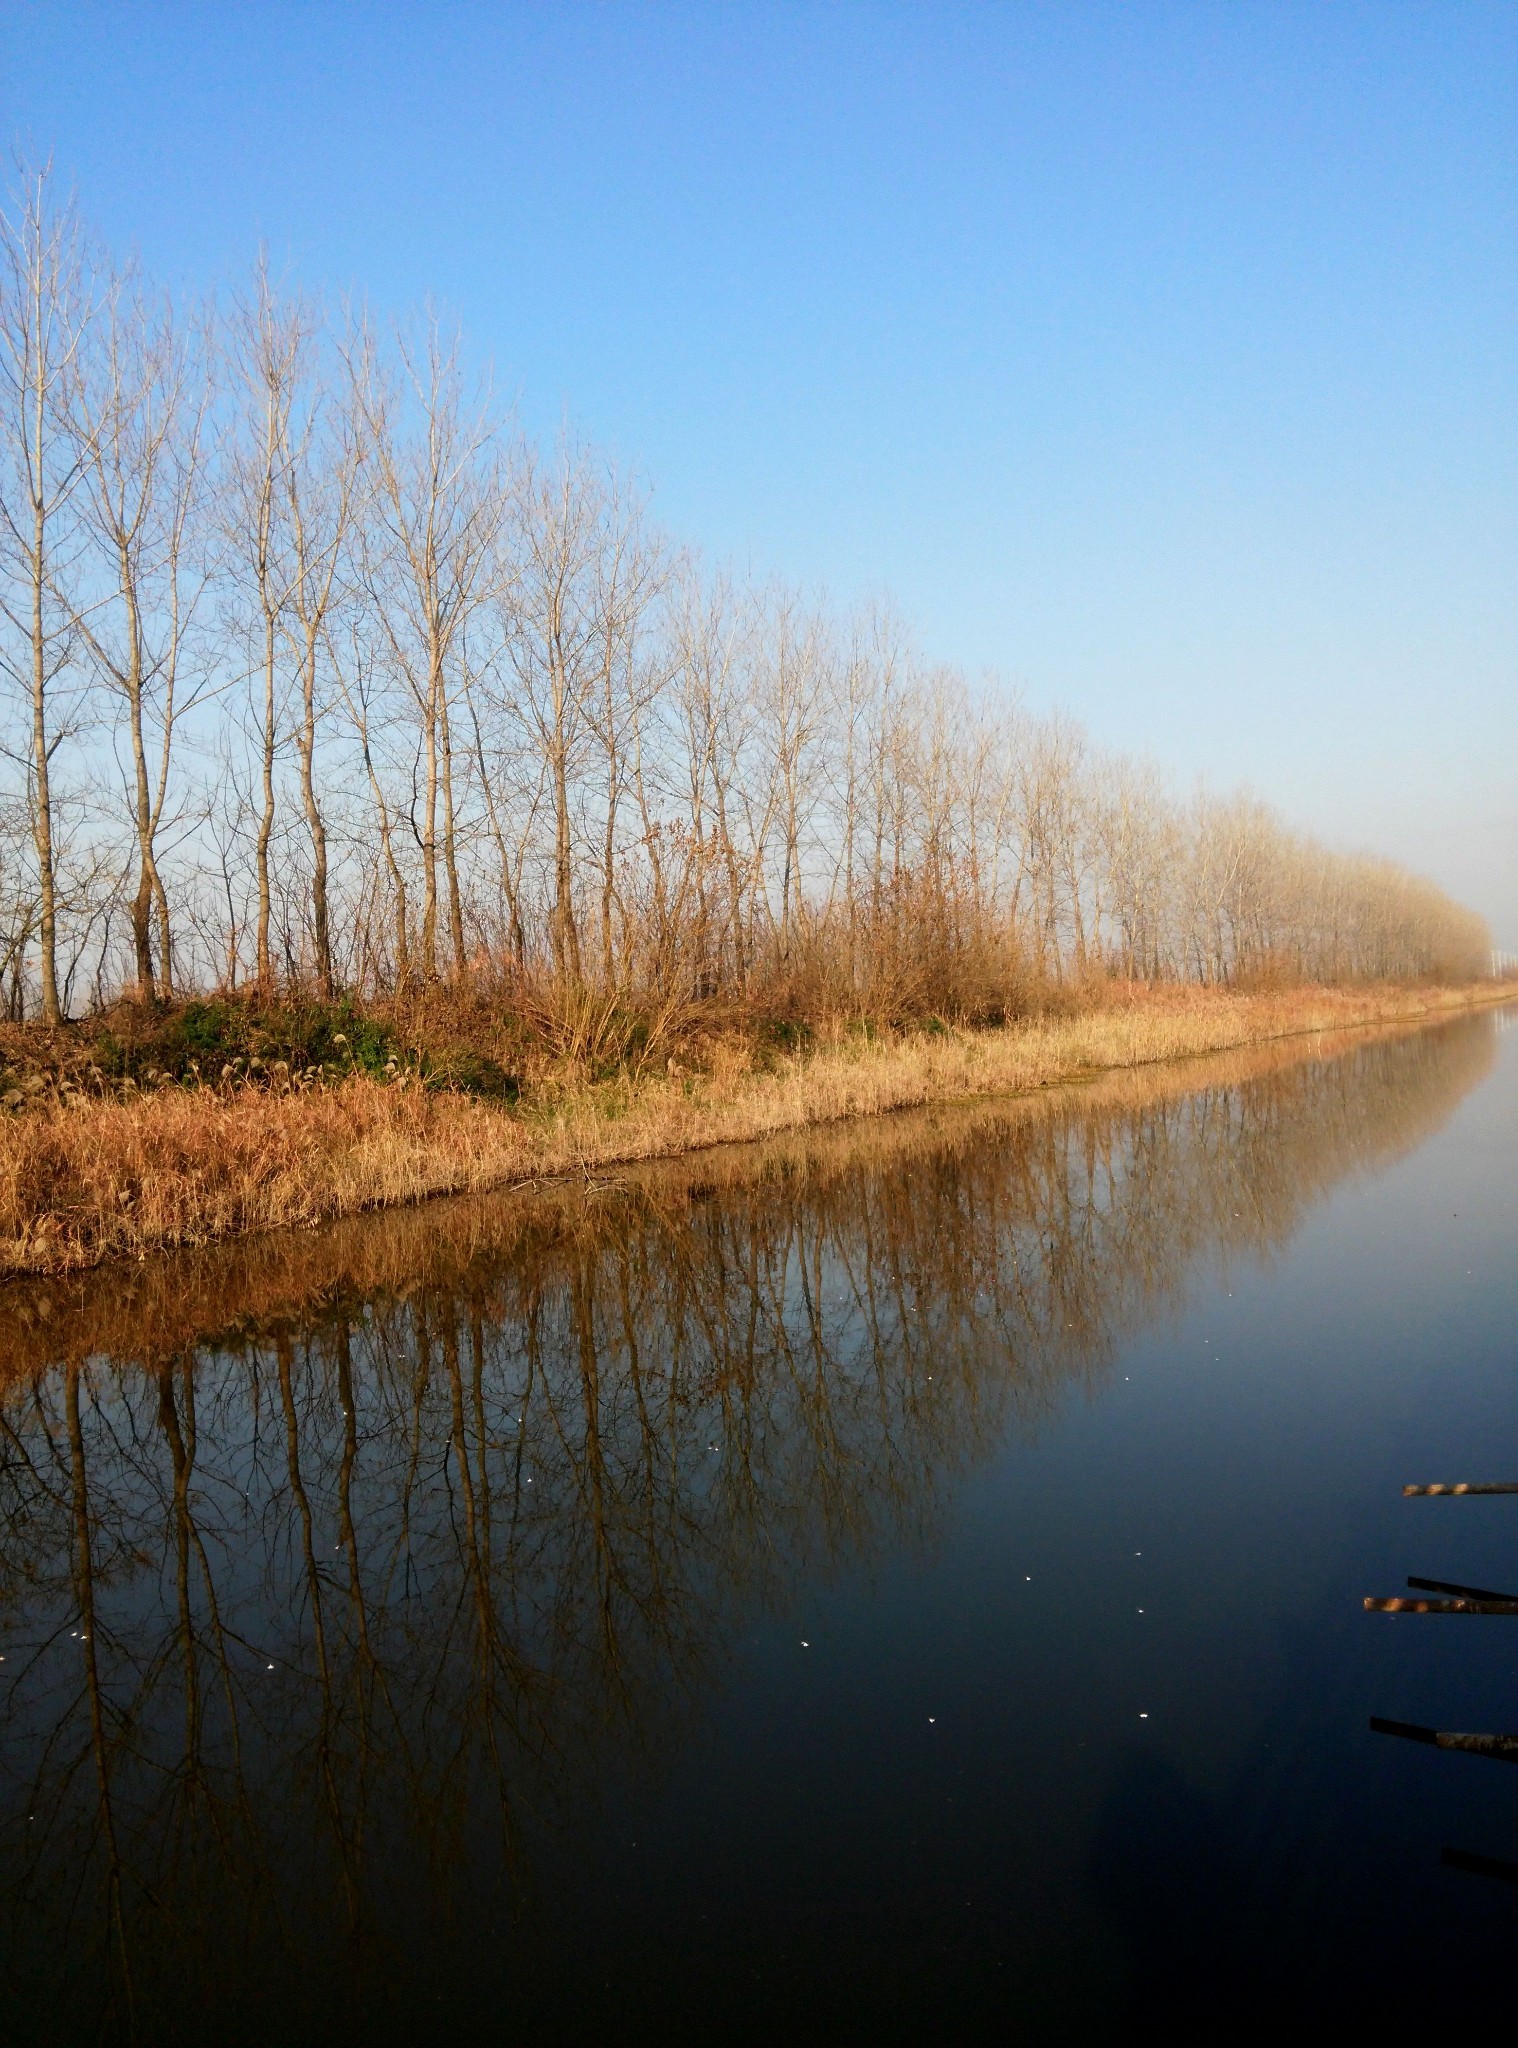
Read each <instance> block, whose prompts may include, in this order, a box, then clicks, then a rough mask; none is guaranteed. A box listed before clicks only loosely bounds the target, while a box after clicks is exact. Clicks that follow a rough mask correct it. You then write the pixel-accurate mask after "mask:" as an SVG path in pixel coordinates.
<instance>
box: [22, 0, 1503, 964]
mask: <svg viewBox="0 0 1518 2048" xmlns="http://www.w3.org/2000/svg"><path fill="white" fill-rule="evenodd" d="M1515 108H1518V7H1515V6H1513V5H1511V4H1506V0H1504V4H1499V5H1491V6H1487V5H1482V4H1479V0H1458V4H1457V0H1447V4H1439V5H1433V6H1420V5H1417V4H1413V0H1398V4H1387V5H1381V6H1368V7H1367V6H1355V5H1346V4H1333V5H1329V4H1326V0H1324V4H1313V5H1268V4H1257V5H1251V4H1248V0H1229V4H1221V5H1208V4H1188V5H1174V6H1172V5H1165V4H1162V0H1147V4H1143V5H1126V6H1102V5H1086V6H1078V7H1077V6H1052V5H1051V6H1041V5H1022V6H1005V7H974V8H954V7H949V6H927V5H924V6H914V7H905V6H885V5H873V6H871V5H834V6H821V5H817V6H785V5H780V4H769V5H765V6H719V5H716V4H710V5H706V6H699V7H681V6H676V5H669V6H660V7H620V6H611V5H607V6H591V5H584V6H579V7H554V6H551V5H543V4H539V5H534V6H531V7H521V8H518V7H510V6H468V5H462V4H460V5H452V6H450V5H447V4H443V0H431V4H429V5H426V6H410V7H400V6H382V5H352V6H336V5H323V4H318V0H312V4H306V5H302V6H298V7H294V6H292V7H286V6H280V5H276V4H261V5H257V6H239V5H236V4H231V0H220V4H217V5H214V6H205V5H200V6H187V7H178V6H168V5H160V6H154V5H150V4H145V0H144V4H137V5H133V6H78V5H70V4H67V0H48V4H45V5H28V4H26V0H9V4H7V5H6V6H5V7H4V8H3V9H0V134H3V135H4V136H5V137H6V138H7V139H9V140H12V141H17V142H20V143H22V144H23V145H25V146H27V147H29V148H31V149H32V150H44V151H45V150H48V149H51V150H52V151H53V152H54V153H55V154H56V157H57V159H58V162H59V164H60V166H61V167H62V168H63V169H64V170H65V171H66V172H67V173H68V174H69V175H70V176H72V177H73V178H74V179H75V180H76V181H77V183H78V186H79V191H80V196H81V199H82V201H83V204H84V206H85V209H86V211H87V213H88V214H89V215H90V216H91V218H92V219H93V220H94V221H95V222H96V223H97V224H98V226H99V227H100V229H101V230H102V231H103V232H104V233H105V234H106V236H107V237H108V238H109V239H111V240H113V241H115V242H117V243H119V244H123V245H125V244H128V243H135V244H136V245H137V246H139V247H140V249H141V251H142V253H143V255H144V256H145V257H146V259H147V260H148V262H149V263H150V264H151V265H152V266H153V267H154V268H155V269H157V270H159V271H160V272H163V273H166V274H168V275H170V276H173V277H176V278H179V279H183V280H185V281H188V282H201V283H209V282H212V281H214V280H216V279H218V278H222V277H225V276H228V275H231V274H233V273H235V272H237V271H238V270H239V269H241V268H242V266H243V265H244V264H245V263H246V262H247V260H248V258H249V256H250V255H251V253H252V251H253V249H254V247H255V246H256V244H257V243H258V241H259V239H260V238H264V239H266V240H267V241H268V243H269V244H270V247H271V249H272V251H273V253H274V255H275V256H276V258H277V259H279V260H281V261H285V262H288V263H289V264H290V265H291V266H292V267H293V268H295V269H296V270H298V271H299V272H300V273H301V274H302V275H303V276H305V277H306V278H307V279H308V280H309V281H310V282H312V283H323V284H328V285H332V286H337V287H352V288H356V289H362V290H363V291H365V292H366V293H367V294H368V296H369V297H370V299H371V300H372V301H374V302H376V303H377V304H379V305H380V306H382V307H387V308H388V307H394V308H396V309H400V308H402V307H404V306H406V305H408V304H410V303H413V302H415V301H417V300H419V299H420V298H422V297H423V296H424V295H426V294H428V293H431V294H433V295H434V296H435V297H436V298H438V299H439V300H441V301H443V302H444V303H445V304H446V305H447V306H448V307H450V308H451V309H452V310H454V311H455V312H456V313H457V314H458V316H459V317H460V319H461V320H462V322H463V324H464V326H465V328H466V330H467V332H468V334H469V336H470V338H471V340H472V342H473V343H474V345H475V346H476V347H477V348H478V350H479V351H480V353H481V354H482V355H488V356H489V357H490V358H491V359H493V361H494V363H495V364H496V366H497V373H498V379H499V382H500V384H501V386H502V388H503V389H504V390H505V391H507V392H508V393H510V394H512V395H514V396H515V397H516V398H517V399H518V401H519V403H520V407H521V410H522V413H523V415H524V417H525V419H526V420H527V422H528V423H529V424H530V425H533V426H535V427H538V428H540V429H541V428H551V427H552V426H553V425H554V424H555V423H556V422H557V421H558V420H559V419H560V418H561V417H562V416H563V415H564V414H566V413H567V414H568V415H569V416H570V417H571V418H572V419H573V420H575V421H576V422H577V423H578V424H579V425H580V426H582V427H583V428H584V429H585V430H586V431H587V432H589V433H590V434H591V435H593V436H594V437H595V438H596V439H598V440H601V441H603V442H605V443H607V444H609V445H610V446H611V447H613V448H614V449H615V450H616V451H617V452H618V453H619V454H620V455H621V456H622V457H624V458H626V459H627V460H630V461H634V462H636V463H637V464H639V465H640V466H641V467H642V469H643V470H644V471H645V473H646V474H647V476H648V477H649V479H650V480H651V482H652V483H653V485H654V486H655V488H656V504H657V506H658V509H659V511H660V514H661V516H662V517H663V518H664V520H665V521H666V522H667V524H668V525H669V526H671V527H672V528H673V529H674V530H675V531H676V532H677V533H678V534H679V535H680V536H681V537H682V538H687V539H692V540H696V541H699V542H700V543H701V544H702V545H703V546H704V547H705V548H706V549H707V550H708V551H709V552H711V553H713V554H716V555H727V556H734V557H737V558H739V559H741V560H745V561H749V562H752V563H753V564H754V565H755V566H757V567H760V568H763V569H773V570H777V571H779V572H780V573H782V574H784V575H786V576H788V577H791V578H795V579H801V580H805V581H807V582H809V583H812V584H815V585H823V586H825V587H826V588H827V589H828V590H829V591H830V592H832V594H833V595H834V596H835V597H836V598H837V599H838V600H839V601H841V602H847V601H849V600H850V599H852V598H853V597H855V596H857V595H859V594H862V593H865V592H870V591H876V590H882V589H884V590H889V591H890V592H892V593H893V594H894V596H895V597H896V599H897V600H898V603H899V605H900V607H901V608H902V610H903V611H904V613H905V614H906V616H907V618H908V619H909V620H910V621H911V622H912V624H913V625H914V627H915V628H916V630H917V632H918V635H919V637H920V639H921V640H922V642H923V644H924V645H925V647H926V648H927V650H928V651H929V652H930V653H931V654H933V655H935V656H939V657H942V658H943V659H946V660H951V661H956V662H959V663H962V664H964V665H965V666H966V667H968V668H970V669H972V670H979V669H982V668H991V669H995V670H996V671H998V672H999V673H1001V674H1002V675H1003V676H1005V677H1006V678H1008V679H1009V680H1010V681H1012V682H1014V683H1016V684H1017V685H1018V686H1020V687H1021V688H1022V689H1023V690H1024V691H1025V692H1026V694H1027V695H1028V697H1029V698H1030V699H1031V700H1032V701H1033V702H1034V703H1036V704H1052V703H1061V704H1064V705H1066V706H1068V707H1069V708H1070V709H1071V710H1072V711H1074V712H1075V713H1076V714H1077V715H1078V716H1080V717H1081V718H1083V719H1084V720H1085V721H1086V723H1087V724H1088V725H1089V726H1090V728H1091V729H1092V731H1093V732H1094V733H1095V735H1096V736H1097V737H1098V738H1099V739H1101V740H1104V741H1106V742H1109V743H1111V744H1114V745H1120V746H1125V747H1130V748H1136V749H1141V750H1147V751H1148V752H1150V753H1152V754H1153V755H1154V756H1155V757H1156V758H1157V759H1158V760H1160V761H1161V762H1162V763H1163V764H1165V765H1166V766H1167V767H1168V768H1170V769H1171V770H1172V771H1174V773H1175V774H1176V775H1177V777H1178V778H1179V779H1180V780H1181V782H1182V783H1183V785H1184V783H1186V782H1188V781H1189V780H1190V779H1191V778H1192V777H1193V776H1196V775H1199V774H1204V775H1206V776H1207V777H1208V778H1209V779H1210V780H1212V781H1214V782H1215V783H1218V784H1220V785H1223V786H1231V785H1232V784H1234V783H1237V782H1240V781H1247V782H1249V783H1250V784H1252V785H1253V786H1254V787H1256V788H1257V789H1259V790H1260V791H1261V792H1262V793H1263V794H1264V795H1266V796H1267V797H1269V798H1271V799H1272V800H1273V801H1275V802H1276V803H1277V804H1279V805H1280V807H1281V808H1282V809H1283V810H1284V811H1285V812H1286V813H1287V814H1288V815H1289V816H1290V817H1292V818H1293V819H1295V820H1296V821H1298V822H1300V823H1302V824H1305V825H1308V826H1310V827H1312V828H1313V829H1315V830H1317V831H1319V832H1321V833H1323V834H1324V835H1325V836H1327V837H1329V838H1330V839H1332V840H1334V841H1335V842H1337V843H1345V844H1371V845H1374V846H1377V847H1379V848H1381V849H1383V850H1385V851H1388V852H1391V853H1395V854H1396V855H1398V856H1399V857H1400V858H1403V859H1405V860H1408V861H1410V862H1412V863H1413V864H1414V865H1416V866H1418V867H1420V868H1423V869H1424V870H1426V871H1427V872H1429V873H1432V874H1433V875H1435V876H1436V877H1437V878H1438V879H1439V880H1440V881H1442V882H1444V883H1445V885H1446V886H1448V887H1451V888H1453V889H1454V890H1455V891H1456V892H1457V893H1459V894H1460V895H1462V896H1463V897H1464V898H1465V899H1466V900H1467V901H1470V902H1474V903H1475V904H1477V906H1478V907H1480V908H1481V909H1483V910H1485V911H1486V912H1487V913H1488V915H1490V916H1491V917H1492V918H1493V920H1494V922H1495V924H1496V926H1497V929H1498V936H1499V939H1501V940H1502V941H1504V942H1505V943H1506V944H1507V945H1509V946H1513V947H1518V573H1515V572H1518V460H1515V458H1518V119H1515V114H1514V110H1515Z"/></svg>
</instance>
